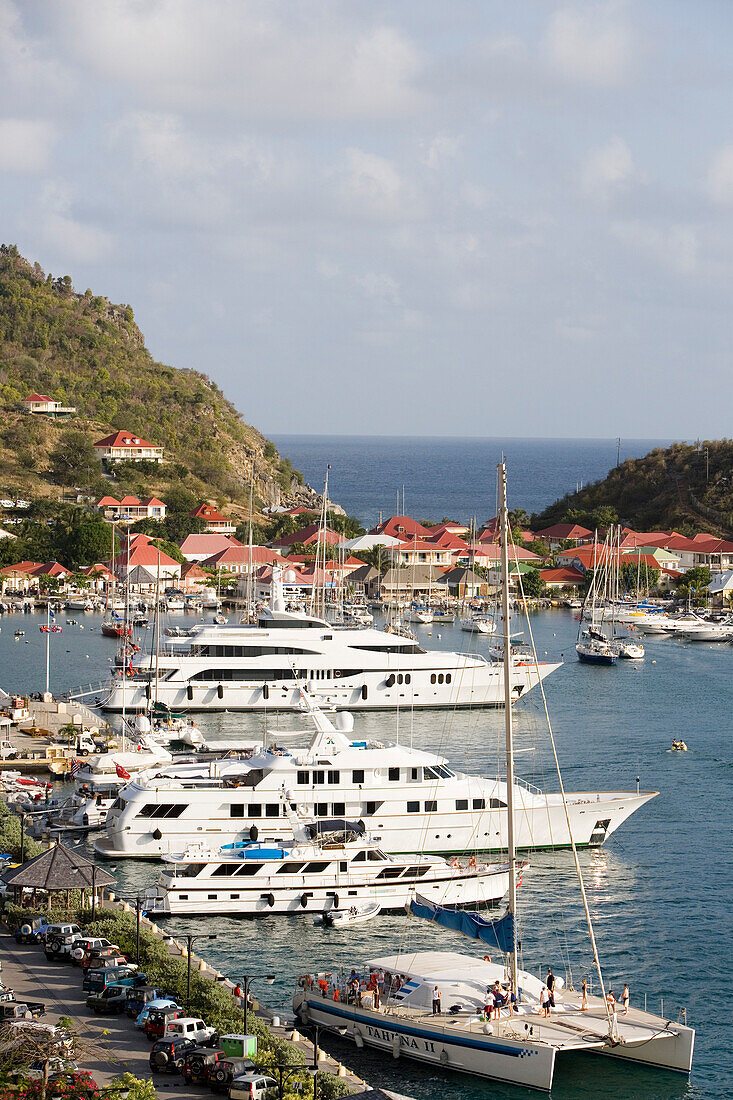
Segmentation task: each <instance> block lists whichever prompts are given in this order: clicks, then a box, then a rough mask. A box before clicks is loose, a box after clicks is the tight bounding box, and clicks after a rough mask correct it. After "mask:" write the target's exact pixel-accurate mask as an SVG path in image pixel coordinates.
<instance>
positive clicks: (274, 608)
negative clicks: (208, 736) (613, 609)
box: [104, 568, 560, 711]
mask: <svg viewBox="0 0 733 1100" xmlns="http://www.w3.org/2000/svg"><path fill="white" fill-rule="evenodd" d="M559 667H560V666H559V665H558V664H551V663H548V662H544V663H540V664H534V663H529V662H526V661H525V660H523V659H521V658H517V659H516V660H513V661H512V669H511V678H512V692H511V697H512V699H513V700H516V699H518V698H519V697H520V696H521V695H523V694H525V693H526V692H528V691H530V690H531V689H532V688H533V687H535V686H536V685H537V684H538V683H539V681H540V680H541V679H544V678H545V676H548V675H549V674H550V673H551V672H553V671H554V670H555V669H557V668H559ZM132 669H133V670H134V675H133V676H130V675H129V667H128V669H127V670H122V674H121V675H119V674H118V675H117V677H116V679H115V680H113V683H112V687H111V689H110V692H109V695H108V697H107V699H106V701H105V703H104V708H105V709H106V710H110V711H122V710H123V709H125V710H127V711H134V710H136V709H137V710H144V709H146V708H147V706H148V705H149V702H150V700H151V699H154V700H155V701H157V702H159V703H164V704H165V705H167V706H168V707H170V708H171V710H176V711H220V710H230V711H231V710H243V711H250V710H297V709H298V708H299V706H300V688H299V682H301V681H302V682H305V683H307V685H308V690H309V692H310V694H311V695H313V696H314V697H315V698H316V699H317V700H318V701H319V702H320V703H322V704H324V705H326V706H338V707H339V708H340V709H342V710H343V709H346V710H373V709H381V710H384V709H390V710H391V709H396V708H398V707H410V708H417V707H486V706H497V707H498V706H503V705H504V669H503V665H502V663H501V661H497V660H493V659H491V660H487V659H486V658H485V657H481V656H479V655H477V654H472V653H449V652H446V651H442V650H435V651H426V650H424V649H423V648H422V647H421V646H420V645H418V643H417V642H416V641H415V640H414V639H413V638H405V637H402V636H401V635H399V634H390V633H388V632H387V631H383V630H375V629H372V628H361V627H357V628H355V629H354V628H346V629H345V628H340V627H337V626H334V625H333V624H332V623H329V622H328V621H327V620H326V619H320V618H317V617H315V616H313V615H308V614H304V613H303V612H298V611H287V610H286V609H285V601H284V597H283V586H282V569H281V568H276V569H275V570H274V571H273V581H272V599H271V602H270V606H269V607H267V608H265V609H264V610H263V611H262V612H261V614H260V617H259V619H258V625H257V626H256V627H254V626H248V625H245V626H242V625H239V626H212V625H203V624H202V625H197V626H195V627H193V628H192V629H191V630H188V631H185V632H178V633H177V635H176V636H173V637H169V638H168V640H167V642H166V644H165V646H164V648H163V651H161V652H158V653H157V654H138V656H137V657H136V658H135V659H134V660H133V662H132Z"/></svg>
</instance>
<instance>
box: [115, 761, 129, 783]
mask: <svg viewBox="0 0 733 1100" xmlns="http://www.w3.org/2000/svg"><path fill="white" fill-rule="evenodd" d="M115 771H116V772H117V778H118V779H129V778H130V773H129V772H128V771H127V769H126V768H123V767H122V764H115Z"/></svg>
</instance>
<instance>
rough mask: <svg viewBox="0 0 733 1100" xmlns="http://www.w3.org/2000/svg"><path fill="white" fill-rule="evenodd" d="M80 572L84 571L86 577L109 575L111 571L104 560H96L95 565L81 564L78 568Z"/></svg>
mask: <svg viewBox="0 0 733 1100" xmlns="http://www.w3.org/2000/svg"><path fill="white" fill-rule="evenodd" d="M79 572H80V573H85V574H86V575H87V576H88V577H111V576H112V573H111V571H110V568H109V566H108V565H105V564H104V562H97V564H96V565H82V567H81V569H80V570H79Z"/></svg>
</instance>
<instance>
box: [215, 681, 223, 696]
mask: <svg viewBox="0 0 733 1100" xmlns="http://www.w3.org/2000/svg"><path fill="white" fill-rule="evenodd" d="M216 694H217V696H218V698H219V699H223V698H224V685H223V684H219V686H218V688H217V689H216Z"/></svg>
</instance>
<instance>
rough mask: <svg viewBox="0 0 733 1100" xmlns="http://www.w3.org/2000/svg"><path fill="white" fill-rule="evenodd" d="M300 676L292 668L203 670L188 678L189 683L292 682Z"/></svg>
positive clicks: (296, 670)
mask: <svg viewBox="0 0 733 1100" xmlns="http://www.w3.org/2000/svg"><path fill="white" fill-rule="evenodd" d="M299 676H300V672H299V671H298V669H294V668H203V669H201V671H200V672H196V673H194V675H193V676H191V677H190V680H191V682H196V681H201V680H206V681H208V682H211V681H214V682H215V683H218V682H220V681H224V680H245V681H250V680H294V679H297V677H299Z"/></svg>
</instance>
